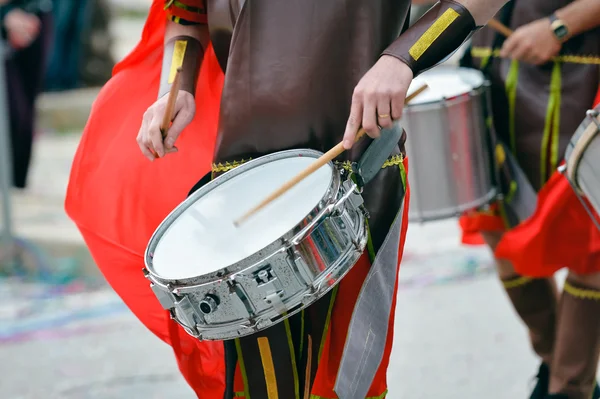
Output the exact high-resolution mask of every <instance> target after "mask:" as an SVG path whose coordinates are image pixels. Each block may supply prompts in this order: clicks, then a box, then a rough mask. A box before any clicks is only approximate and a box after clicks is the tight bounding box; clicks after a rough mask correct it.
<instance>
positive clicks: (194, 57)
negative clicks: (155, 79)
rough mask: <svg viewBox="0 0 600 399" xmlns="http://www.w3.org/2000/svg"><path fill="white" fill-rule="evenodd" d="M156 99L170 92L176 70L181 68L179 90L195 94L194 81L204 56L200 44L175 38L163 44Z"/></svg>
mask: <svg viewBox="0 0 600 399" xmlns="http://www.w3.org/2000/svg"><path fill="white" fill-rule="evenodd" d="M164 51H165V52H164V55H163V64H162V72H161V77H160V89H159V92H158V98H160V97H162V96H164V95H165V94H167V93H168V92H169V91H170V90H171V85H172V84H173V80H174V79H175V74H176V72H177V69H178V68H179V67H181V69H182V71H181V90H185V91H187V92H189V93H191V94H192V95H195V94H196V81H197V80H198V73H199V71H200V65H201V63H202V57H203V56H204V50H203V49H202V44H200V42H199V41H198V40H196V39H194V38H193V37H189V36H177V37H174V38H172V39H171V40H169V41H168V42H166V43H165V50H164Z"/></svg>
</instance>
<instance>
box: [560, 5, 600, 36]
mask: <svg viewBox="0 0 600 399" xmlns="http://www.w3.org/2000/svg"><path fill="white" fill-rule="evenodd" d="M555 14H556V16H557V17H558V18H559V19H561V20H562V21H563V22H564V23H565V25H567V29H568V30H569V35H570V36H576V35H579V34H581V33H583V32H587V31H588V30H592V29H594V28H596V27H598V26H600V1H598V0H576V1H574V2H572V3H571V4H569V5H568V6H566V7H564V8H561V9H560V10H557V11H556V13H555Z"/></svg>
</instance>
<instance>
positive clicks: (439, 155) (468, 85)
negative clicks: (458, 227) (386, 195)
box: [403, 66, 496, 222]
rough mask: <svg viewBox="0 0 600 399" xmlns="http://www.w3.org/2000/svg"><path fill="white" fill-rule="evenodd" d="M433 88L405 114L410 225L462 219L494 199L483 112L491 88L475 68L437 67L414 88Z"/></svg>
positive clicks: (487, 137) (413, 102)
mask: <svg viewBox="0 0 600 399" xmlns="http://www.w3.org/2000/svg"><path fill="white" fill-rule="evenodd" d="M423 83H427V84H428V85H429V90H425V91H424V92H423V93H421V94H420V95H419V96H417V97H416V98H415V99H413V100H412V101H411V103H410V105H408V106H407V107H406V108H405V110H404V113H403V124H404V127H405V128H406V131H407V132H408V134H409V137H408V140H407V141H406V153H407V155H408V157H409V159H410V168H409V172H408V173H409V181H410V186H411V199H410V208H409V220H410V221H417V222H424V221H430V220H436V219H445V218H450V217H454V216H458V215H460V214H461V213H463V212H464V211H466V210H469V209H473V208H478V207H480V206H482V205H485V204H487V203H489V202H490V201H491V200H492V199H493V198H494V196H495V194H496V190H495V188H494V185H493V179H492V173H493V169H492V166H493V163H492V156H491V151H490V137H489V131H488V129H487V126H486V121H485V116H484V107H485V102H486V101H488V92H489V83H488V82H487V81H486V80H485V78H484V75H483V74H482V73H481V72H480V71H478V70H475V69H468V68H457V67H450V66H440V67H436V68H434V69H432V70H430V71H427V72H425V73H423V74H422V75H420V76H418V77H417V78H416V79H415V80H414V82H413V85H415V86H420V85H421V84H423Z"/></svg>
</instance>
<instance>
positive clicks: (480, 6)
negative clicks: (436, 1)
mask: <svg viewBox="0 0 600 399" xmlns="http://www.w3.org/2000/svg"><path fill="white" fill-rule="evenodd" d="M525 1H529V0H525ZM592 1H598V0H592ZM456 2H458V3H460V4H462V5H463V6H464V7H465V8H466V9H467V10H469V12H470V13H471V15H472V16H473V18H474V19H475V23H476V24H477V25H478V26H482V25H485V24H486V23H487V22H488V21H489V20H490V19H492V17H493V16H494V15H496V13H497V12H498V11H499V10H500V9H501V8H502V6H504V4H506V2H507V0H456Z"/></svg>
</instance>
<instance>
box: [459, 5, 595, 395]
mask: <svg viewBox="0 0 600 399" xmlns="http://www.w3.org/2000/svg"><path fill="white" fill-rule="evenodd" d="M599 15H600V2H599V1H598V0H560V1H555V2H548V1H547V0H514V1H512V2H510V3H508V4H507V5H506V6H505V7H504V9H503V10H501V12H499V13H498V15H497V16H496V18H497V19H498V20H500V22H502V23H504V24H505V25H507V26H508V27H509V28H510V29H512V30H513V31H514V33H513V34H512V35H510V36H509V38H505V37H504V36H503V35H502V34H500V33H496V31H494V30H492V29H490V28H485V29H483V30H482V31H481V32H478V33H477V34H476V35H475V36H474V37H473V42H472V47H471V48H470V51H469V52H468V53H467V55H466V57H465V58H464V59H463V65H466V66H474V67H476V68H479V69H481V70H482V71H484V72H485V73H486V74H488V76H489V78H490V80H491V83H492V102H493V104H492V105H493V112H492V113H493V121H494V123H493V126H494V128H495V131H496V134H497V136H498V137H499V138H500V140H501V141H502V142H504V144H505V145H506V147H505V148H507V149H508V151H511V152H512V153H513V154H514V156H515V157H516V160H517V162H518V167H520V169H521V170H522V171H523V172H524V175H525V176H526V177H527V180H528V182H529V184H531V186H532V187H533V189H534V190H536V191H539V190H540V189H542V188H543V187H544V185H545V183H546V182H547V181H548V179H549V177H550V176H551V175H552V174H553V173H554V172H555V171H556V168H557V166H558V165H559V163H560V162H561V160H562V158H563V156H564V154H565V148H566V146H567V144H568V142H569V140H570V139H571V136H572V135H573V133H574V132H575V130H576V129H577V127H578V125H579V124H580V123H581V121H582V120H583V119H584V117H585V112H586V110H588V109H589V108H591V106H592V102H593V100H594V97H595V95H596V90H597V88H598V83H599V76H600V71H599V68H600V28H599V27H600V18H598V16H599ZM497 151H499V152H500V154H498V155H500V157H499V160H500V159H506V157H505V156H503V155H502V149H501V148H500V147H499V148H497ZM504 155H505V154H504ZM502 166H503V167H506V164H504V165H502ZM501 183H502V186H503V188H505V192H504V202H503V203H498V204H493V205H492V206H491V207H490V208H489V209H485V210H481V211H479V212H470V213H468V214H467V215H464V216H463V217H462V218H461V226H462V227H463V233H464V234H463V242H465V243H478V241H479V240H480V239H481V238H480V236H479V233H481V235H482V236H483V239H484V240H485V243H487V244H488V245H489V246H490V247H491V248H492V249H494V248H496V246H497V244H498V243H499V242H500V240H501V238H502V236H503V234H504V232H505V231H506V230H507V229H510V228H512V227H514V226H515V225H516V224H518V223H519V222H520V221H522V220H519V218H518V217H516V214H517V213H515V212H513V211H514V210H515V209H516V207H518V206H520V205H523V204H518V203H516V202H515V203H511V199H512V198H515V193H516V192H517V190H519V188H520V187H519V185H517V184H515V182H514V181H502V182H501ZM522 187H523V184H521V188H522ZM533 200H534V201H535V198H533ZM526 205H527V206H529V208H530V209H534V208H535V204H526ZM532 206H533V208H532ZM552 250H553V249H552V248H550V247H549V248H547V249H546V253H545V255H546V259H550V258H551V256H552V255H551V254H552ZM521 257H522V259H523V262H522V264H521V263H519V264H517V263H514V265H513V264H511V263H510V262H508V261H507V260H497V266H498V275H499V277H500V279H501V281H502V283H503V285H504V288H505V290H506V292H507V294H508V297H509V298H510V300H511V302H512V304H513V306H514V308H515V310H516V312H517V314H518V315H519V317H520V318H521V319H522V321H523V322H524V323H525V325H526V326H527V328H528V330H529V336H530V339H531V344H532V346H533V349H534V351H535V352H536V354H537V355H538V356H539V357H540V359H541V366H540V369H539V373H538V381H537V385H536V387H535V388H534V390H533V393H532V396H531V398H534V399H536V398H537V399H543V398H569V399H589V398H590V397H592V394H593V398H600V389H598V387H597V385H596V382H595V376H596V372H597V366H598V360H599V356H600V331H599V329H600V274H599V273H598V272H600V264H598V263H597V262H596V265H595V267H594V268H591V269H587V270H586V271H585V274H582V273H581V271H580V270H573V269H572V270H571V272H570V273H569V276H568V278H567V282H566V284H565V288H564V290H563V292H562V296H559V293H558V290H557V287H556V283H555V281H554V278H553V277H552V275H553V273H554V271H555V270H556V269H554V268H552V267H550V266H549V265H547V264H544V261H543V259H538V258H534V257H533V255H532V256H531V257H530V258H529V260H527V259H526V258H527V254H526V253H523V254H521ZM563 266H569V265H563ZM576 271H577V272H579V273H576ZM531 276H536V277H540V276H546V277H545V278H530V277H531ZM507 383H509V382H507Z"/></svg>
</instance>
